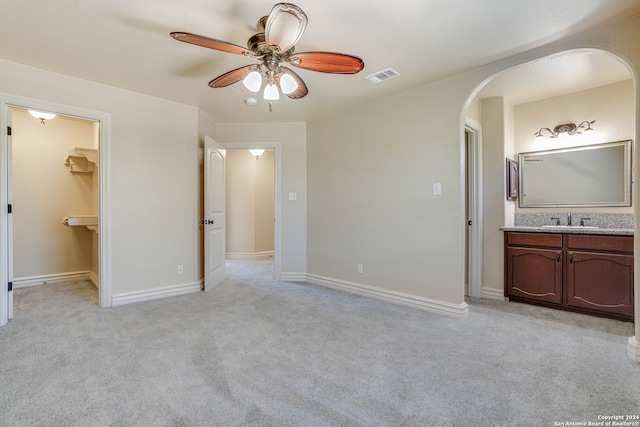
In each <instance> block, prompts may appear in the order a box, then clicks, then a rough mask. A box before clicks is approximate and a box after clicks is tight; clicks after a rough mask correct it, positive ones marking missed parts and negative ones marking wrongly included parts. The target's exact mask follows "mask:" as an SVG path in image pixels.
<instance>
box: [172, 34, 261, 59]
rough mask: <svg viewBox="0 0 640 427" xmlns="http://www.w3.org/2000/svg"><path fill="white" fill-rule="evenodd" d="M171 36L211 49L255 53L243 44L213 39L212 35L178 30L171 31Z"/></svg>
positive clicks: (245, 53)
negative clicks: (206, 35)
mask: <svg viewBox="0 0 640 427" xmlns="http://www.w3.org/2000/svg"><path fill="white" fill-rule="evenodd" d="M171 37H173V38H174V39H176V40H178V41H181V42H185V43H190V44H194V45H196V46H202V47H206V48H209V49H215V50H219V51H222V52H229V53H235V54H237V55H252V56H253V55H254V53H253V52H252V51H250V50H249V49H247V48H244V47H242V46H238V45H235V44H233V43H229V42H224V41H222V40H216V39H212V38H210V37H205V36H199V35H197V34H191V33H183V32H179V31H178V32H173V33H171Z"/></svg>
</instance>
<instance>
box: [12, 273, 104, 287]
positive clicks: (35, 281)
mask: <svg viewBox="0 0 640 427" xmlns="http://www.w3.org/2000/svg"><path fill="white" fill-rule="evenodd" d="M72 280H91V281H92V282H93V279H92V278H91V272H90V271H71V272H68V273H57V274H44V275H41V276H28V277H15V278H14V279H13V288H14V289H20V288H28V287H30V286H41V285H48V284H51V283H60V282H70V281H72ZM94 284H95V282H94Z"/></svg>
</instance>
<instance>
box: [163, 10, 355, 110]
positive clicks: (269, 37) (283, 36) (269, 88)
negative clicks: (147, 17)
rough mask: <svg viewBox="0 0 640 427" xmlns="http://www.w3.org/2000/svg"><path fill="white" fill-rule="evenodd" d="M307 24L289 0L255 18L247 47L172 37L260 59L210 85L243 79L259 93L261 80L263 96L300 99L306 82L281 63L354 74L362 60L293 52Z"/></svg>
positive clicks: (182, 35)
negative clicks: (254, 28) (255, 31)
mask: <svg viewBox="0 0 640 427" xmlns="http://www.w3.org/2000/svg"><path fill="white" fill-rule="evenodd" d="M306 26H307V15H306V14H305V13H304V12H303V11H302V9H300V8H299V7H298V6H296V5H294V4H291V3H278V4H276V5H275V6H274V7H273V9H272V10H271V12H270V13H269V16H263V17H262V18H261V19H260V21H258V31H259V32H258V33H256V34H254V35H253V36H251V37H250V38H249V40H248V42H247V48H244V47H242V46H238V45H236V44H233V43H229V42H225V41H222V40H217V39H213V38H209V37H204V36H200V35H197V34H192V33H185V32H173V33H171V37H173V38H174V39H176V40H178V41H181V42H185V43H190V44H194V45H197V46H202V47H206V48H209V49H214V50H219V51H222V52H228V53H234V54H237V55H244V56H247V57H250V58H252V59H256V60H258V61H260V63H259V64H252V65H245V66H244V67H240V68H237V69H235V70H232V71H229V72H227V73H224V74H222V75H221V76H218V77H216V78H215V79H213V80H211V81H210V82H209V86H210V87H212V88H220V87H226V86H229V85H232V84H234V83H237V82H239V81H241V80H242V81H243V83H244V85H245V87H246V88H247V89H249V90H250V91H252V92H259V91H260V89H262V86H263V83H264V92H263V93H264V95H263V96H264V99H266V100H269V101H272V100H277V99H279V98H280V94H279V92H280V91H281V92H282V93H283V94H285V95H286V96H288V97H289V98H291V99H300V98H303V97H304V96H306V95H307V93H309V90H308V89H307V85H306V84H305V83H304V81H303V80H302V79H301V78H300V76H299V75H298V74H296V73H295V72H294V71H293V70H291V69H290V68H288V67H286V66H284V65H283V64H290V65H293V66H294V67H298V68H302V69H305V70H311V71H319V72H322V73H335V74H355V73H358V72H359V71H360V70H362V69H363V68H364V62H363V61H362V60H361V59H360V58H358V57H357V56H353V55H345V54H342V53H335V52H304V53H294V50H295V44H296V43H297V42H298V40H300V37H302V34H303V33H304V30H305V28H306Z"/></svg>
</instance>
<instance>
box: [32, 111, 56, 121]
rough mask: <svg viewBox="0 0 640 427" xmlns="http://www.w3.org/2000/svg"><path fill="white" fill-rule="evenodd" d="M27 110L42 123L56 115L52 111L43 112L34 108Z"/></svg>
mask: <svg viewBox="0 0 640 427" xmlns="http://www.w3.org/2000/svg"><path fill="white" fill-rule="evenodd" d="M27 111H29V114H31V115H32V116H33V117H35V118H36V119H40V123H42V124H45V123H44V121H45V120H51V119H53V118H54V117H55V116H56V115H55V114H53V113H45V112H44V111H36V110H27Z"/></svg>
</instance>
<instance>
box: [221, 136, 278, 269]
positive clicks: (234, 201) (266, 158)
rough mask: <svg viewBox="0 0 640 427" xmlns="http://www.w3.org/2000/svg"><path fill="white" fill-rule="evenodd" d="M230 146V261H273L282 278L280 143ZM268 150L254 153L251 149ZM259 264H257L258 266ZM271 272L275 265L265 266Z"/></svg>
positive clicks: (228, 192) (227, 192)
mask: <svg viewBox="0 0 640 427" xmlns="http://www.w3.org/2000/svg"><path fill="white" fill-rule="evenodd" d="M223 145H224V146H225V148H226V149H227V159H226V167H227V171H226V177H227V180H226V199H227V245H226V248H227V260H229V261H231V262H233V261H240V262H242V261H247V264H248V265H251V262H248V261H253V262H254V263H258V264H259V265H262V266H263V267H264V264H265V263H267V264H272V266H273V267H272V271H273V277H274V278H275V279H276V280H279V279H280V256H279V255H280V251H279V248H280V201H279V196H278V195H279V194H280V189H279V183H280V146H279V144H278V143H246V144H245V143H241V144H239V143H233V144H231V143H230V144H223ZM254 149H259V150H264V151H263V152H262V153H257V154H259V155H256V153H255V152H254V153H251V152H250V151H249V150H254ZM258 264H256V265H258ZM263 270H265V271H270V270H271V268H268V269H264V268H263Z"/></svg>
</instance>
